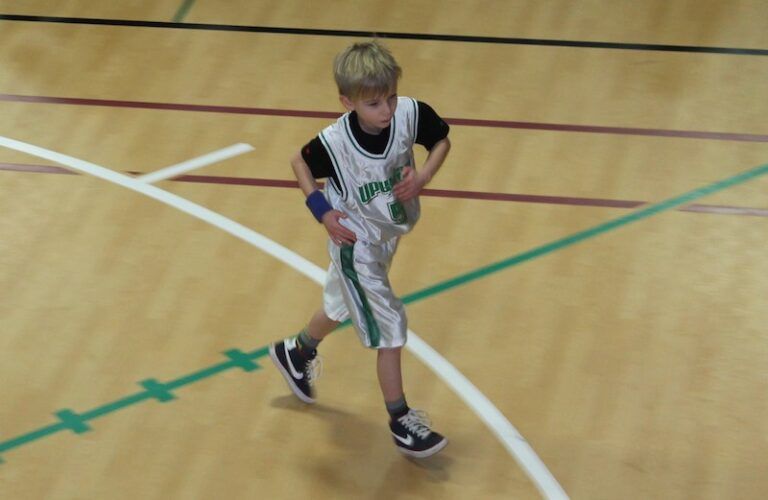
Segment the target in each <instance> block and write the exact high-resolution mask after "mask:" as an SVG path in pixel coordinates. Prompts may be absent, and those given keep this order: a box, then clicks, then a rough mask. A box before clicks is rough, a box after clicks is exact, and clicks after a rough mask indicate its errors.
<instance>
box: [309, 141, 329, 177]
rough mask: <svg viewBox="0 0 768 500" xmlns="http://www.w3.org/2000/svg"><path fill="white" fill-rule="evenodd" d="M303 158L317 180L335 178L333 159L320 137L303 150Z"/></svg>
mask: <svg viewBox="0 0 768 500" xmlns="http://www.w3.org/2000/svg"><path fill="white" fill-rule="evenodd" d="M301 157H302V158H304V161H305V162H306V163H307V165H309V170H310V171H311V172H312V177H314V178H315V179H325V178H327V177H334V176H335V172H334V170H333V164H332V163H331V157H330V156H329V155H328V151H327V150H326V149H325V146H323V143H322V141H320V138H319V137H315V138H314V139H312V140H311V141H309V142H308V143H306V144H305V145H304V147H303V148H301Z"/></svg>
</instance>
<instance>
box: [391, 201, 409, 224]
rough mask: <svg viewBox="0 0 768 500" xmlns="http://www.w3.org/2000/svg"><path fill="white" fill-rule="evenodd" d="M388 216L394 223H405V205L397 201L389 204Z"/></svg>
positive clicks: (406, 216) (406, 218)
mask: <svg viewBox="0 0 768 500" xmlns="http://www.w3.org/2000/svg"><path fill="white" fill-rule="evenodd" d="M389 216H390V217H392V221H393V222H394V223H395V224H405V222H406V221H407V220H408V215H407V214H406V213H405V207H403V204H402V203H400V202H399V201H395V202H392V203H390V204H389Z"/></svg>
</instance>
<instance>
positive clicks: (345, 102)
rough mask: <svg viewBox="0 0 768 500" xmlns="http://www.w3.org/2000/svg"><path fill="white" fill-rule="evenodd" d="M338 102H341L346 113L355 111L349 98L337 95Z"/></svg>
mask: <svg viewBox="0 0 768 500" xmlns="http://www.w3.org/2000/svg"><path fill="white" fill-rule="evenodd" d="M339 101H341V105H342V106H344V107H345V108H346V109H347V111H352V110H353V109H355V105H354V103H353V102H352V100H351V99H350V98H349V97H347V96H345V95H343V94H339Z"/></svg>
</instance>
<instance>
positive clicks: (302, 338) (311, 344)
mask: <svg viewBox="0 0 768 500" xmlns="http://www.w3.org/2000/svg"><path fill="white" fill-rule="evenodd" d="M298 340H299V344H301V347H303V348H306V349H309V350H310V351H312V350H314V349H317V346H318V345H319V344H320V341H319V340H317V339H315V338H312V337H310V336H309V334H308V333H307V330H306V329H304V330H302V331H301V333H299V339H298Z"/></svg>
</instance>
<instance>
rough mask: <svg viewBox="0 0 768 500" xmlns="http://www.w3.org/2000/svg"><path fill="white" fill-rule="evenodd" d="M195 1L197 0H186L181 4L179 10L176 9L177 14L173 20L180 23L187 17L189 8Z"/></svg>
mask: <svg viewBox="0 0 768 500" xmlns="http://www.w3.org/2000/svg"><path fill="white" fill-rule="evenodd" d="M193 3H195V0H184V3H182V4H181V6H179V10H177V11H176V15H175V16H173V22H174V23H180V22H181V21H182V20H183V19H184V18H185V17H187V14H188V13H189V9H191V8H192V4H193Z"/></svg>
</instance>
